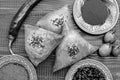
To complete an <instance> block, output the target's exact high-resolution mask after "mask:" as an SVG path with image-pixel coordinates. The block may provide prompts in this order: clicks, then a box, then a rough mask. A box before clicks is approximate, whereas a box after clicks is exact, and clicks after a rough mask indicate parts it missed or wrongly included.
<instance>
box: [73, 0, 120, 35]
mask: <svg viewBox="0 0 120 80" xmlns="http://www.w3.org/2000/svg"><path fill="white" fill-rule="evenodd" d="M73 16H74V19H75V22H76V23H77V25H78V26H79V28H80V29H82V30H83V31H85V32H87V33H89V34H94V35H98V34H103V33H105V32H108V31H109V30H111V29H112V28H113V27H114V26H115V25H116V23H117V21H118V18H119V6H118V3H117V1H116V0H75V2H74V6H73Z"/></svg>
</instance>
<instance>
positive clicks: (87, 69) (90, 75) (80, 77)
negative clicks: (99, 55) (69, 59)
mask: <svg viewBox="0 0 120 80" xmlns="http://www.w3.org/2000/svg"><path fill="white" fill-rule="evenodd" d="M65 80H113V77H112V74H111V72H110V70H109V69H108V68H107V66H105V65H104V64H103V63H101V62H100V61H97V60H94V59H85V60H81V61H79V62H77V63H75V64H74V65H73V66H72V67H71V68H70V69H69V71H68V73H67V74H66V77H65Z"/></svg>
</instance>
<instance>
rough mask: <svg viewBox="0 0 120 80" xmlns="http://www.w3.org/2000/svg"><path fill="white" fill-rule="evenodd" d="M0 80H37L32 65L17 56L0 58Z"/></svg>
mask: <svg viewBox="0 0 120 80" xmlns="http://www.w3.org/2000/svg"><path fill="white" fill-rule="evenodd" d="M0 80H37V74H36V71H35V69H34V67H33V65H32V64H31V63H30V62H29V61H28V60H27V59H26V58H23V57H21V56H19V55H6V56H3V57H1V58H0Z"/></svg>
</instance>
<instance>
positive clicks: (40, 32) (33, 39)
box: [25, 25, 62, 66]
mask: <svg viewBox="0 0 120 80" xmlns="http://www.w3.org/2000/svg"><path fill="white" fill-rule="evenodd" d="M61 39H62V36H61V35H58V34H56V33H53V32H50V31H47V30H45V29H42V28H39V27H36V26H31V25H25V50H26V52H27V54H28V56H29V58H30V60H31V61H32V63H33V64H34V65H35V66H37V65H38V64H39V63H41V62H42V61H43V60H45V59H46V58H47V57H48V56H49V55H50V53H51V52H52V51H53V50H54V49H55V48H56V47H57V46H58V44H59V43H60V42H61Z"/></svg>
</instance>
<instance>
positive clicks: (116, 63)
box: [0, 0, 120, 80]
mask: <svg viewBox="0 0 120 80" xmlns="http://www.w3.org/2000/svg"><path fill="white" fill-rule="evenodd" d="M117 1H118V4H119V5H120V0H117ZM24 2H25V0H0V55H8V54H10V53H9V51H8V39H7V35H8V30H9V25H10V22H11V20H12V18H13V16H14V14H15V13H16V12H17V10H18V9H19V8H20V6H21V5H22V4H23V3H24ZM73 2H74V0H43V1H41V2H40V3H39V4H38V5H37V6H36V7H35V8H34V9H33V10H32V11H31V13H30V14H29V16H28V17H27V19H26V20H25V22H24V23H23V24H31V25H35V23H36V22H37V21H38V20H39V19H40V18H41V17H42V16H44V15H45V14H47V13H48V12H51V11H53V10H57V9H59V8H61V7H62V6H64V5H65V4H69V5H70V10H71V11H72V5H73ZM75 26H77V25H76V24H75ZM119 26H120V20H118V23H117V24H116V26H115V28H114V29H116V30H117V32H116V35H117V36H118V39H120V27H119ZM80 34H81V35H82V36H83V37H84V38H85V39H86V40H88V41H89V42H90V43H92V44H93V45H99V46H100V45H101V44H102V40H101V39H102V36H91V35H89V34H87V33H84V32H83V31H81V32H80ZM13 50H14V52H15V53H16V54H19V55H22V56H27V55H26V52H25V49H24V26H23V25H22V27H21V29H20V32H19V35H18V38H17V40H16V42H15V43H14V45H13ZM90 58H93V59H96V60H99V61H101V62H103V63H104V64H105V65H106V66H107V67H108V68H109V69H110V71H111V73H112V75H113V77H114V80H120V57H118V58H114V57H108V58H105V59H103V58H100V57H98V56H97V55H92V56H91V57H90ZM54 61H55V51H53V53H52V54H51V55H50V56H49V57H48V58H47V59H46V60H45V61H44V62H42V63H41V64H39V66H38V67H36V70H37V74H38V80H64V77H65V75H66V73H67V71H68V69H69V67H67V68H65V69H62V70H60V71H58V72H56V73H52V67H53V65H54Z"/></svg>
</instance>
